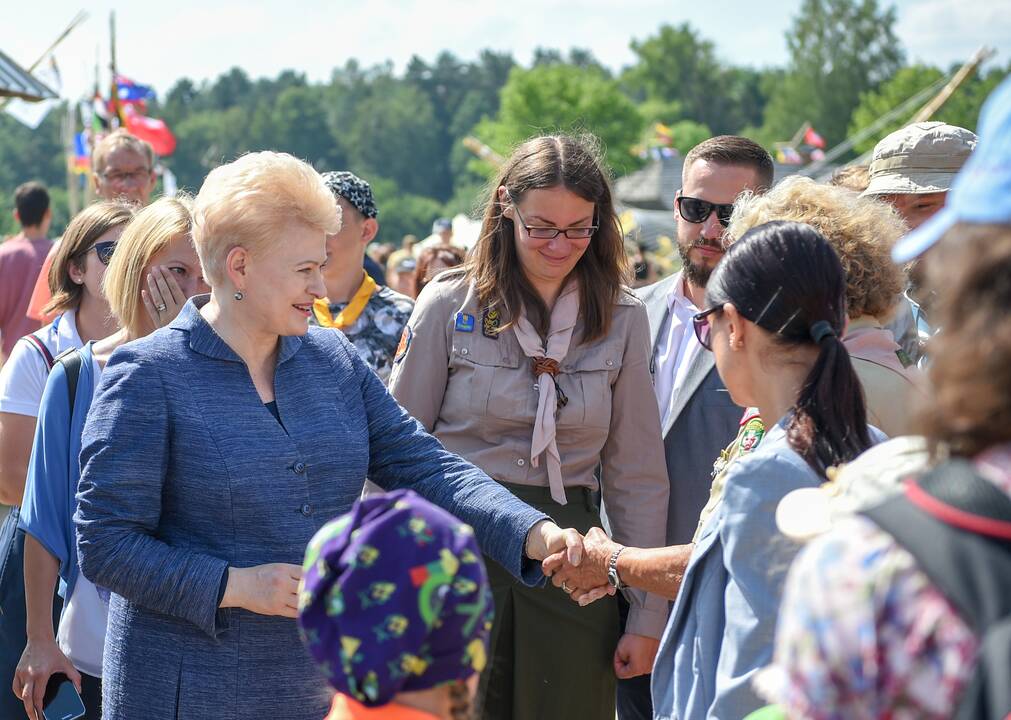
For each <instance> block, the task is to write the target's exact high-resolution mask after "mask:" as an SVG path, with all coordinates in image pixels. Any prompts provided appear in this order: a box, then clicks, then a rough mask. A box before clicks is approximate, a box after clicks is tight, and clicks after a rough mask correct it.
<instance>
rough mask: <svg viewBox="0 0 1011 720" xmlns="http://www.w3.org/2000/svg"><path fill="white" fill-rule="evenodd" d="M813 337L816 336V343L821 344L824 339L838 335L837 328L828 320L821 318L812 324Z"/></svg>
mask: <svg viewBox="0 0 1011 720" xmlns="http://www.w3.org/2000/svg"><path fill="white" fill-rule="evenodd" d="M809 332H810V333H811V337H812V338H814V341H815V343H817V344H818V345H821V343H822V341H823V340H825V338H828V337H833V338H834V337H836V334H835V330H834V329H833V328H832V326H831V325H830V324H829V322H828V320H819V321H818V322H816V323H814V324H812V325H811V329H810V331H809Z"/></svg>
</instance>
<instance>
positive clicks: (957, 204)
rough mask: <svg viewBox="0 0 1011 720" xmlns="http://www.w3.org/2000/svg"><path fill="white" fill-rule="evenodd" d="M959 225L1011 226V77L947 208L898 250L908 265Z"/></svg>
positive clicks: (994, 96)
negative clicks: (954, 226) (953, 227)
mask: <svg viewBox="0 0 1011 720" xmlns="http://www.w3.org/2000/svg"><path fill="white" fill-rule="evenodd" d="M956 223H973V224H977V225H1011V77H1009V78H1007V79H1005V80H1004V81H1003V82H1002V83H1001V84H1000V85H999V86H998V87H997V89H996V90H994V91H993V93H991V95H990V97H989V98H988V99H987V101H986V103H985V104H984V105H983V111H982V112H981V113H980V116H979V144H978V145H977V146H976V150H975V152H973V154H972V156H971V157H970V158H969V161H968V162H966V164H965V166H964V167H963V168H962V170H961V172H959V173H958V177H956V178H955V182H954V184H952V186H951V192H949V193H948V198H947V201H946V203H945V206H944V208H943V209H942V210H941V212H939V213H937V215H935V216H934V217H932V218H931V219H930V220H928V221H927V222H926V223H924V224H923V225H921V226H920V227H918V228H917V229H916V230H914V231H913V232H911V233H909V234H908V235H906V237H904V238H902V240H900V241H899V242H897V243H896V244H895V247H894V248H892V259H893V260H894V261H895V262H897V263H904V262H908V261H910V260H912V259H913V258H916V257H919V256H920V255H922V254H923V253H925V252H926V251H927V250H929V249H930V248H931V247H933V245H934V243H936V242H937V241H938V240H940V239H941V236H942V235H944V234H945V233H946V232H948V230H949V229H951V227H952V226H953V225H955V224H956Z"/></svg>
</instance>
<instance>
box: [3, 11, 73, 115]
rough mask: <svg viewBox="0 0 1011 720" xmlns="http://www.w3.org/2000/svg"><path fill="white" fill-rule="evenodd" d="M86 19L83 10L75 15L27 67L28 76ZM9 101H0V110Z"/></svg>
mask: <svg viewBox="0 0 1011 720" xmlns="http://www.w3.org/2000/svg"><path fill="white" fill-rule="evenodd" d="M87 19H88V13H86V12H84V11H83V10H82V11H81V12H79V13H77V15H76V16H75V17H74V19H73V20H71V21H70V25H68V26H67V29H66V30H64V31H63V32H62V33H60V36H59V37H58V38H56V40H54V41H53V43H52V44H51V45H50V46H49V47H47V48H46V51H45V52H44V53H42V54H41V55H39V57H38V59H37V60H36V61H35V62H33V63H32V64H31V65H29V66H28V74H29V75H30V74H31V73H33V72H35V68H37V67H38V66H39V65H41V64H42V61H43V60H45V59H46V58H47V57H49V54H50V53H51V52H53V50H55V49H56V48H57V46H58V45H59V44H60V43H61V42H63V41H64V40H66V39H67V36H68V35H69V34H70V33H71V32H73V30H74V28H76V27H77V26H78V25H80V24H81V23H82V22H84V21H85V20H87ZM10 101H11V98H4V99H3V100H2V101H0V110H3V109H4V108H5V107H7V103H9V102H10Z"/></svg>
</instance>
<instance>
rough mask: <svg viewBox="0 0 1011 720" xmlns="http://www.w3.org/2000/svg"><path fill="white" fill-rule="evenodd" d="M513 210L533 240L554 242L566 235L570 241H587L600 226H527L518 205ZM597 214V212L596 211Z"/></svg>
mask: <svg viewBox="0 0 1011 720" xmlns="http://www.w3.org/2000/svg"><path fill="white" fill-rule="evenodd" d="M513 210H515V211H516V217H518V218H519V221H520V225H522V226H523V229H524V230H526V231H527V235H529V236H530V238H531V239H533V240H554V239H555V238H556V237H558V236H559V235H560V234H564V235H565V237H567V238H568V239H569V240H586V239H588V238H592V237H593V233H595V232H597V228H598V227H599V226H598V225H591V226H589V227H574V228H565V229H564V230H563V229H562V228H556V227H531V226H530V225H527V221H526V220H524V219H523V216H522V215H520V209H519V208H518V207H516V203H515V202H514V203H513ZM594 213H596V211H594Z"/></svg>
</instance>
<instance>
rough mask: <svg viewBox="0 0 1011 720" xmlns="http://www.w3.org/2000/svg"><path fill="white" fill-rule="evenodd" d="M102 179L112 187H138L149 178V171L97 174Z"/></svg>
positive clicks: (147, 169) (146, 169) (145, 169)
mask: <svg viewBox="0 0 1011 720" xmlns="http://www.w3.org/2000/svg"><path fill="white" fill-rule="evenodd" d="M99 175H101V176H102V179H103V180H105V181H106V182H107V183H111V184H112V185H127V184H130V185H140V184H141V183H143V182H145V181H146V180H147V179H148V178H149V177H150V176H151V170H150V169H149V168H144V169H143V170H133V171H132V172H103V173H99Z"/></svg>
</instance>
